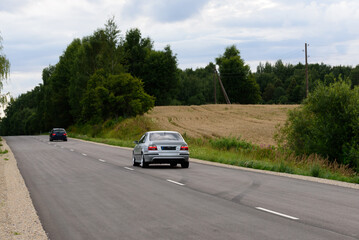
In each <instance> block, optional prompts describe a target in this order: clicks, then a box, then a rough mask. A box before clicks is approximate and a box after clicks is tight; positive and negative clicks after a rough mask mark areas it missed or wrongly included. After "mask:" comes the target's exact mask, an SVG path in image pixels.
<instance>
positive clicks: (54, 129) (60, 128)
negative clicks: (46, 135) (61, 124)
mask: <svg viewBox="0 0 359 240" xmlns="http://www.w3.org/2000/svg"><path fill="white" fill-rule="evenodd" d="M52 130H64V131H65V129H64V128H53V129H52Z"/></svg>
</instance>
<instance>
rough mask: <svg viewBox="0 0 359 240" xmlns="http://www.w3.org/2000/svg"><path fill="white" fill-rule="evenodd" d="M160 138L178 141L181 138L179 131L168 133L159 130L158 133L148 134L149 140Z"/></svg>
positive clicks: (159, 139) (158, 139)
mask: <svg viewBox="0 0 359 240" xmlns="http://www.w3.org/2000/svg"><path fill="white" fill-rule="evenodd" d="M162 140H170V141H178V140H182V137H181V135H180V134H179V133H169V132H159V133H151V134H150V141H162Z"/></svg>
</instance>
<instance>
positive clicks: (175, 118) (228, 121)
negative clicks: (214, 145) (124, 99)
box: [146, 104, 298, 145]
mask: <svg viewBox="0 0 359 240" xmlns="http://www.w3.org/2000/svg"><path fill="white" fill-rule="evenodd" d="M296 107H298V105H239V104H232V105H222V104H217V105H201V106H158V107H155V108H154V109H153V110H152V111H151V112H149V113H148V114H147V115H146V116H148V117H150V118H151V119H152V120H153V121H154V123H156V125H157V126H158V127H159V128H160V129H161V130H173V131H178V132H180V133H182V134H183V133H186V134H187V135H188V136H190V137H207V138H213V137H239V136H241V138H242V139H245V140H247V141H250V142H252V143H255V144H270V145H275V142H274V139H273V136H274V133H275V127H276V125H278V124H283V123H284V122H285V120H286V118H287V112H288V110H290V109H294V108H296Z"/></svg>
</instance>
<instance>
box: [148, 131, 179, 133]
mask: <svg viewBox="0 0 359 240" xmlns="http://www.w3.org/2000/svg"><path fill="white" fill-rule="evenodd" d="M147 133H179V132H176V131H149V132H147Z"/></svg>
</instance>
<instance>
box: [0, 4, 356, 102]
mask: <svg viewBox="0 0 359 240" xmlns="http://www.w3.org/2000/svg"><path fill="white" fill-rule="evenodd" d="M112 16H114V17H115V22H116V23H117V25H118V26H119V28H120V30H121V33H122V34H123V35H124V34H125V33H126V31H127V30H129V29H131V28H139V29H140V31H141V33H142V36H143V37H150V38H151V39H152V40H153V41H154V43H155V44H154V46H155V49H156V50H162V49H163V48H164V47H165V46H166V45H170V46H171V48H172V50H173V52H174V53H175V54H177V59H178V66H179V67H180V68H182V69H185V68H193V69H195V68H198V67H204V66H206V65H207V64H208V63H209V62H214V59H215V58H216V57H218V56H219V55H221V54H223V52H224V50H225V48H226V47H227V46H229V45H232V44H235V45H236V46H237V48H238V49H239V50H240V52H241V57H242V58H243V59H244V60H245V62H246V63H247V64H249V65H250V66H251V69H252V71H255V70H256V67H257V66H258V64H259V62H263V63H264V62H266V61H269V62H273V63H274V62H275V61H277V60H278V59H282V61H283V62H284V63H293V64H297V63H298V62H302V63H303V62H304V52H303V49H304V44H305V42H307V43H309V45H310V46H309V48H308V53H309V56H310V57H309V59H308V60H309V63H322V62H323V63H325V64H329V65H332V66H333V65H351V66H356V65H358V64H359V27H358V23H359V1H358V0H348V1H344V0H343V1H341V0H317V1H315V0H298V1H289V0H246V1H245V0H167V1H166V0H151V1H149V0H61V1H60V0H1V1H0V32H1V33H0V35H1V36H2V38H3V42H2V43H3V47H4V49H3V53H5V54H6V56H7V58H8V59H9V60H10V63H11V75H10V80H9V81H8V83H7V84H5V86H4V89H3V91H2V92H10V93H11V95H13V96H15V97H16V96H18V95H19V94H21V93H25V92H27V91H29V90H32V89H33V88H34V87H35V86H37V85H38V84H39V83H42V79H41V73H42V70H43V69H44V68H45V67H47V66H49V65H54V64H56V63H57V62H58V59H59V56H60V55H61V54H62V53H63V51H64V50H65V49H66V47H67V46H68V45H69V44H70V43H71V41H72V40H73V39H74V38H82V37H84V36H88V35H91V34H92V33H93V32H94V31H95V30H96V29H98V28H102V27H103V26H104V24H105V23H106V21H107V20H108V19H109V18H111V17H112Z"/></svg>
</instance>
